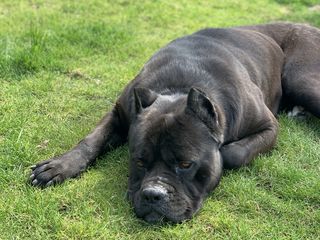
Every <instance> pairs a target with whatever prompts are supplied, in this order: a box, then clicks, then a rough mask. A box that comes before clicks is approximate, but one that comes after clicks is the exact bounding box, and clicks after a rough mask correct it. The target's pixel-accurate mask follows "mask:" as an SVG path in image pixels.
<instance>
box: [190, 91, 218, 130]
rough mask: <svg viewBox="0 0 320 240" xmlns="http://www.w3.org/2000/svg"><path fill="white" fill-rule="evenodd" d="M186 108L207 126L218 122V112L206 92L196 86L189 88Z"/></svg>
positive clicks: (213, 126) (211, 126)
mask: <svg viewBox="0 0 320 240" xmlns="http://www.w3.org/2000/svg"><path fill="white" fill-rule="evenodd" d="M187 110H189V111H191V112H192V113H193V114H195V115H196V116H197V117H198V118H199V119H200V120H201V121H202V122H204V123H205V124H206V125H207V126H208V127H209V128H215V127H216V126H217V124H218V112H217V110H216V108H215V107H214V104H213V103H212V102H211V101H210V99H209V98H208V97H207V96H206V94H205V93H204V92H203V91H201V90H200V89H198V88H191V89H190V91H189V94H188V100H187Z"/></svg>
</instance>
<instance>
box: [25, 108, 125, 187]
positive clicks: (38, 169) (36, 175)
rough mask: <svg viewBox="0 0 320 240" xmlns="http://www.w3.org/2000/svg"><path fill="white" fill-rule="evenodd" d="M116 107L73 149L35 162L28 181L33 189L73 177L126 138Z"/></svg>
mask: <svg viewBox="0 0 320 240" xmlns="http://www.w3.org/2000/svg"><path fill="white" fill-rule="evenodd" d="M120 115H121V112H120V110H119V109H118V107H117V105H116V107H114V108H113V110H112V111H111V112H109V113H107V114H106V115H105V116H104V118H103V119H102V120H101V121H100V123H99V124H98V125H97V127H96V128H95V129H94V130H93V131H92V132H91V133H90V134H89V135H88V136H86V137H85V138H84V139H83V140H81V141H80V142H79V143H78V144H77V145H76V146H75V147H74V148H72V149H71V150H69V151H67V152H66V153H64V154H62V155H61V156H59V157H54V158H52V159H49V160H46V161H42V162H39V163H38V164H36V165H34V166H32V167H31V169H32V173H31V176H30V182H31V184H32V185H34V186H40V187H48V186H50V185H54V184H57V183H62V182H63V181H64V180H65V179H67V178H71V177H76V176H78V175H79V174H80V173H81V172H83V171H84V170H85V169H86V168H87V167H88V166H89V165H90V164H92V163H93V162H94V161H95V159H96V158H97V157H98V156H100V155H102V154H103V153H105V152H107V151H108V150H110V149H111V148H114V147H117V146H119V145H121V144H122V143H124V142H125V141H126V139H127V130H126V129H127V128H126V126H123V124H121V120H120Z"/></svg>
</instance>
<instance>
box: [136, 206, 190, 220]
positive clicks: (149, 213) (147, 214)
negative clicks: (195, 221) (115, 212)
mask: <svg viewBox="0 0 320 240" xmlns="http://www.w3.org/2000/svg"><path fill="white" fill-rule="evenodd" d="M135 212H136V214H137V216H138V217H139V218H142V219H144V220H145V221H146V222H148V223H151V224H163V223H181V222H183V221H185V220H188V219H191V217H192V216H193V214H194V211H193V210H192V208H191V207H189V206H187V207H182V208H179V209H170V210H169V209H167V210H165V208H164V207H163V206H148V205H140V207H138V208H137V207H136V208H135Z"/></svg>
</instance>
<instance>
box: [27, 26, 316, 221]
mask: <svg viewBox="0 0 320 240" xmlns="http://www.w3.org/2000/svg"><path fill="white" fill-rule="evenodd" d="M283 103H286V104H289V105H292V106H294V105H298V106H302V107H304V109H306V110H307V111H308V112H311V113H312V114H313V115H315V116H316V117H320V30H319V29H317V28H315V27H311V26H308V25H303V24H293V23H274V24H266V25H257V26H244V27H233V28H207V29H203V30H200V31H198V32H196V33H193V34H191V35H188V36H185V37H182V38H178V39H176V40H174V41H172V42H171V43H169V44H168V45H167V46H165V47H163V48H162V49H160V50H159V51H158V52H156V53H155V54H154V55H153V56H152V57H151V59H150V60H149V61H148V62H147V63H146V64H145V65H144V66H143V68H142V70H141V71H140V73H139V74H138V75H137V76H136V77H135V78H134V79H133V80H132V81H131V82H130V83H129V84H128V85H127V87H126V88H125V89H124V91H123V92H122V94H121V96H120V97H119V99H118V100H117V102H116V104H115V105H114V107H113V109H112V110H111V111H110V112H108V113H107V114H106V115H105V116H104V118H103V119H102V120H101V122H100V123H99V124H98V125H97V127H96V128H95V129H94V130H93V131H92V132H91V133H90V134H89V135H88V136H86V137H85V138H84V139H83V140H81V141H80V142H79V143H78V144H77V145H76V146H75V147H74V148H72V149H71V150H69V151H67V152H66V153H64V154H62V155H61V156H58V157H54V158H52V159H49V160H46V161H43V162H40V163H38V164H36V165H34V166H32V167H31V168H32V173H31V176H30V181H31V184H32V185H34V186H40V187H48V186H51V185H54V184H58V183H61V182H63V181H64V180H66V179H67V178H71V177H75V176H77V175H79V174H80V173H81V172H83V171H85V170H86V169H87V167H88V166H89V165H90V164H92V163H93V162H94V161H95V159H96V158H97V157H99V156H101V155H102V154H104V153H106V152H108V151H109V150H111V149H113V148H115V147H117V146H119V145H121V144H124V143H126V141H128V143H129V151H130V173H129V189H128V198H129V200H130V201H131V202H132V204H133V206H134V210H135V212H136V214H137V216H138V217H141V218H143V219H145V220H146V221H147V222H158V221H160V220H168V221H171V222H181V221H183V220H186V219H189V218H191V217H192V216H193V215H194V214H195V213H196V212H197V211H198V210H199V208H200V207H201V204H202V202H203V199H204V198H205V196H207V195H208V193H210V192H211V191H212V190H213V189H214V188H215V187H217V185H218V183H219V180H220V178H221V175H222V172H223V169H224V168H227V169H234V168H239V167H241V166H244V165H247V164H249V163H250V162H251V161H252V159H253V158H254V157H256V156H257V155H258V154H259V153H264V152H266V151H268V150H270V149H271V148H272V147H273V145H274V144H275V142H276V137H277V133H278V122H277V119H276V117H275V116H276V114H277V112H278V111H279V108H280V106H281V105H282V104H283Z"/></svg>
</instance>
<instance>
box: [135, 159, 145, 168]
mask: <svg viewBox="0 0 320 240" xmlns="http://www.w3.org/2000/svg"><path fill="white" fill-rule="evenodd" d="M136 164H137V166H138V167H139V168H143V167H144V163H143V161H142V160H141V159H138V160H137V161H136Z"/></svg>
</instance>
